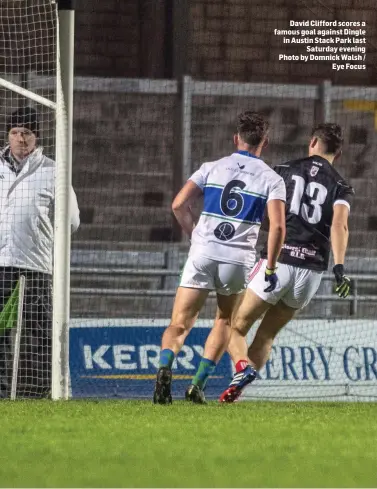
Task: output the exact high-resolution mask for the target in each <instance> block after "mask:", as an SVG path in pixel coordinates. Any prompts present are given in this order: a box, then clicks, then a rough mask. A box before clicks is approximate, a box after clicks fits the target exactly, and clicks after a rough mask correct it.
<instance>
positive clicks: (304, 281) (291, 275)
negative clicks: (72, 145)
mask: <svg viewBox="0 0 377 489" xmlns="http://www.w3.org/2000/svg"><path fill="white" fill-rule="evenodd" d="M266 265H267V260H259V262H258V263H256V265H255V266H254V268H253V270H252V272H251V274H250V282H249V285H248V288H249V289H251V290H252V291H253V292H255V293H256V294H257V295H258V296H259V297H260V298H261V299H263V300H264V301H266V302H268V303H269V304H277V303H278V302H279V301H280V300H281V301H282V302H284V304H286V305H287V306H289V307H292V308H293V309H302V308H303V307H305V306H307V305H308V304H309V302H310V301H311V300H312V298H313V296H314V294H315V293H316V292H317V290H318V287H319V284H320V283H321V278H322V275H323V272H315V271H314V270H307V269H306V268H299V267H293V266H292V265H286V264H285V263H278V264H277V271H276V274H277V276H278V283H277V285H276V289H275V290H273V291H272V292H264V289H266V288H267V287H268V285H269V284H268V282H265V280H264V276H265V275H264V274H265V270H266Z"/></svg>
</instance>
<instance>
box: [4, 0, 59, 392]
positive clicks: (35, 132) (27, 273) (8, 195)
mask: <svg viewBox="0 0 377 489" xmlns="http://www.w3.org/2000/svg"><path fill="white" fill-rule="evenodd" d="M0 32H1V35H0V133H1V148H2V149H1V154H0V195H1V209H0V243H1V245H0V308H1V309H2V312H1V313H0V397H1V398H3V397H12V398H13V399H14V398H48V397H50V396H51V391H52V390H53V389H52V350H53V346H52V345H53V343H52V337H53V336H55V337H56V335H58V337H59V336H60V338H59V339H58V343H59V344H58V348H57V350H56V352H55V353H57V360H56V361H57V365H58V366H59V368H60V365H61V356H60V354H59V353H61V350H60V348H61V345H62V343H61V342H60V340H61V338H62V335H61V331H60V330H59V328H60V324H61V321H64V320H66V319H65V318H64V317H59V318H57V317H55V316H56V315H55V316H54V318H53V293H52V292H53V290H52V288H53V259H54V253H53V249H54V246H56V241H57V239H58V238H57V239H55V240H54V226H56V225H58V226H60V228H61V227H62V226H63V225H64V222H63V221H62V220H61V217H60V216H61V210H59V209H58V206H59V205H60V208H61V205H62V202H64V201H65V197H64V196H63V197H60V203H59V204H58V202H57V201H58V200H59V198H57V194H59V193H60V195H62V194H64V193H67V189H66V188H65V187H64V182H63V185H62V183H61V182H60V184H59V182H58V183H57V184H55V177H56V175H57V174H59V171H60V172H61V171H62V170H63V172H64V168H63V166H64V165H65V162H64V159H63V158H61V157H60V156H59V151H57V146H58V147H60V148H62V147H63V146H64V144H65V143H66V137H65V136H66V128H67V124H66V118H65V115H64V114H65V113H64V110H63V99H62V92H61V83H59V84H58V85H57V82H58V74H59V68H58V62H57V60H58V55H59V49H58V41H57V39H58V5H57V2H55V1H53V0H33V1H32V2H30V1H28V0H2V2H1V3H0ZM57 86H58V89H57V88H56V87H57ZM57 107H58V108H59V109H57ZM57 119H58V120H59V124H60V132H59V138H58V142H57V140H56V134H57V131H56V125H57V123H56V121H57ZM57 143H58V144H57ZM61 153H62V151H60V154H61ZM55 162H56V164H57V165H58V171H56V164H55ZM61 281H64V277H60V278H59V282H61ZM60 296H61V294H60ZM63 309H64V308H63ZM61 310H62V308H61V306H60V308H59V307H58V309H57V313H58V314H60V312H59V311H61ZM53 322H54V335H53V328H52V324H53ZM55 370H56V369H55ZM56 378H57V382H58V384H59V383H60V381H61V376H60V373H59V375H58V376H57V377H56ZM58 387H60V385H58ZM53 397H55V398H56V397H62V396H61V394H58V393H57V391H56V392H55V395H54V394H53Z"/></svg>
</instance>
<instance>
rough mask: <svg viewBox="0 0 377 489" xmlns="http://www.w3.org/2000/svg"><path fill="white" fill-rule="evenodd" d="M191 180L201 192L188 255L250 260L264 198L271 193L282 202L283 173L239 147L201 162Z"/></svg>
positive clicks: (253, 255)
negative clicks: (197, 220)
mask: <svg viewBox="0 0 377 489" xmlns="http://www.w3.org/2000/svg"><path fill="white" fill-rule="evenodd" d="M190 180H192V181H193V182H194V183H195V184H196V185H198V187H200V188H201V189H202V190H203V194H204V204H203V210H202V213H201V215H200V219H199V222H198V223H197V225H196V227H195V229H194V231H193V233H192V238H191V242H192V245H191V249H190V255H191V254H199V255H202V256H205V257H208V258H212V259H215V260H218V261H222V262H225V263H236V264H246V265H249V264H251V265H253V263H254V261H255V255H256V251H255V246H256V243H257V239H258V234H259V229H260V225H261V222H262V218H263V214H264V211H265V208H266V204H267V202H268V201H269V200H274V199H277V200H283V201H284V202H285V198H286V191H285V184H284V181H283V179H282V178H281V177H280V176H279V175H278V174H277V173H275V171H274V170H272V169H271V168H270V167H269V166H268V165H266V163H264V161H262V160H261V159H260V158H257V157H256V156H254V155H252V154H250V153H248V152H247V151H238V152H237V153H233V154H232V155H230V156H226V157H225V158H221V159H220V160H218V161H214V162H210V163H204V164H203V165H202V166H201V167H200V168H199V170H198V171H197V172H195V173H194V174H193V175H192V176H191V178H190Z"/></svg>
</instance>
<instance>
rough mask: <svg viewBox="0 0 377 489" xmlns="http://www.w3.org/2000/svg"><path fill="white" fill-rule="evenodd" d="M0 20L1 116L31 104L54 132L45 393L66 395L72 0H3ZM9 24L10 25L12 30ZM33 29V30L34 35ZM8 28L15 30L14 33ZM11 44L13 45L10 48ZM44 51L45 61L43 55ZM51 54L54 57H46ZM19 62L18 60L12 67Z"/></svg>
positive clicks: (49, 147) (54, 396)
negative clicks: (0, 35)
mask: <svg viewBox="0 0 377 489" xmlns="http://www.w3.org/2000/svg"><path fill="white" fill-rule="evenodd" d="M25 15H26V16H28V17H29V20H30V23H29V25H28V29H29V30H28V31H27V33H26V34H27V35H26V36H25V38H26V40H27V39H28V36H30V37H29V41H30V39H33V40H35V41H36V42H35V46H31V45H29V46H26V45H25V44H26V42H24V40H23V37H22V41H21V42H20V40H19V39H18V38H17V35H16V34H17V25H18V23H19V24H21V23H24V22H25V21H26V22H27V19H26V20H25ZM0 23H1V24H3V25H2V27H4V30H5V29H6V28H7V27H8V31H6V35H4V40H3V46H0V54H2V51H3V52H4V62H3V63H2V66H1V69H0V90H5V91H6V92H5V96H4V100H5V102H3V103H4V105H5V106H6V107H5V108H6V111H5V112H6V114H4V115H6V116H9V115H10V112H11V111H12V110H14V109H16V108H18V107H19V106H21V107H25V106H26V105H28V104H34V105H35V106H37V108H38V111H39V112H43V111H46V110H48V111H50V112H51V113H52V114H53V116H51V119H52V121H50V118H49V116H48V115H47V116H45V117H43V116H42V118H41V119H42V120H41V121H40V122H41V123H42V124H41V125H42V126H43V128H44V129H45V130H46V134H48V136H50V138H49V139H48V138H47V137H46V139H47V140H48V142H49V143H50V142H51V135H50V133H49V132H53V133H54V135H53V137H52V140H54V139H55V143H54V142H52V144H50V145H47V147H45V150H46V152H47V153H48V155H49V156H50V157H52V158H53V159H55V161H56V171H55V175H56V176H55V213H54V215H55V218H54V253H53V256H54V262H53V300H52V311H53V316H52V324H53V326H52V344H51V362H52V365H51V397H52V399H67V398H68V347H67V344H68V327H69V298H70V238H71V229H70V185H71V178H72V118H73V116H72V110H73V102H72V101H73V57H74V0H56V1H55V0H33V2H32V3H29V2H27V0H17V1H16V0H5V1H4V2H2V5H1V6H0ZM12 23H14V25H15V30H13V31H12ZM38 23H39V24H38ZM37 24H38V27H36V26H37ZM39 29H40V32H39ZM43 29H45V30H47V32H48V39H47V43H52V45H51V46H46V37H44V32H43ZM37 31H38V33H39V34H35V32H37ZM12 32H13V34H14V32H16V34H14V37H13V34H12ZM22 34H23V33H22ZM51 35H52V39H51ZM33 36H34V37H33ZM38 36H39V38H38ZM37 40H38V42H37ZM0 43H1V41H0ZM14 45H16V46H17V48H18V49H16V52H15V51H14ZM12 49H13V51H12ZM33 49H34V51H33ZM45 51H47V62H46V60H45V58H43V54H44V52H45ZM51 58H54V59H52V61H51ZM19 60H20V61H22V63H23V64H22V65H19V66H20V67H19V68H18V66H17V68H16V69H15V67H14V66H15V64H16V63H17V62H18V61H19ZM45 65H47V66H45ZM51 72H52V74H53V76H51ZM8 100H10V102H8ZM9 106H10V107H9ZM50 112H49V113H50ZM45 113H46V112H45ZM54 147H55V148H54ZM54 149H55V151H54ZM16 368H17V366H16ZM46 368H50V367H49V366H46Z"/></svg>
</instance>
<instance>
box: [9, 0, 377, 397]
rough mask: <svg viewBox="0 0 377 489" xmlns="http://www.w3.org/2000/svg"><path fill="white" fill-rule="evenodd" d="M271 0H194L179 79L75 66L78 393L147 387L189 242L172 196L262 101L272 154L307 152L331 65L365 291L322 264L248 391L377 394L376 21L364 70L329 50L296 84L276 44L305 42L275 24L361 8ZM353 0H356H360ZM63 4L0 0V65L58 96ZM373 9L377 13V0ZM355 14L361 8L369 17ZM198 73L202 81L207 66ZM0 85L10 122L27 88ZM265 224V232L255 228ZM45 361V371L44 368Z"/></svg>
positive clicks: (48, 123)
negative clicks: (286, 37) (58, 26)
mask: <svg viewBox="0 0 377 489" xmlns="http://www.w3.org/2000/svg"><path fill="white" fill-rule="evenodd" d="M265 3H266V2H265V1H263V2H262V1H260V0H256V2H253V7H256V8H250V5H249V4H248V2H246V3H245V2H243V1H242V0H239V1H237V2H230V1H229V2H228V1H225V0H224V1H221V2H220V1H213V2H207V3H206V2H203V1H200V0H196V1H195V2H192V4H191V9H190V20H191V32H190V34H191V45H190V47H189V51H190V56H191V59H190V71H189V72H190V73H191V75H192V76H193V79H192V80H191V81H190V80H187V81H186V82H185V84H184V90H185V92H184V94H182V93H181V92H180V90H179V85H178V84H177V83H176V82H175V81H165V80H149V79H142V80H141V79H122V78H118V79H111V78H90V77H80V78H77V79H76V90H75V105H74V133H73V144H74V147H73V184H74V187H75V189H76V190H77V195H78V201H79V205H80V210H81V226H80V229H79V231H78V233H77V234H75V235H74V237H73V246H72V254H71V263H72V274H71V286H72V288H71V317H72V322H71V323H72V324H71V328H70V344H69V350H70V374H71V394H72V396H73V397H139V398H143V397H150V396H151V393H152V389H153V379H154V376H155V373H156V371H157V367H158V356H159V348H160V341H161V336H162V333H163V331H164V328H165V327H166V326H167V324H168V323H169V318H170V314H171V311H172V307H173V301H174V296H175V291H176V287H177V284H178V283H179V274H180V271H181V269H182V267H183V265H184V263H185V260H186V257H187V252H188V249H189V247H188V241H187V240H185V239H184V238H182V239H177V226H176V223H175V221H174V219H173V217H172V214H171V209H170V205H171V201H172V198H173V196H174V195H175V193H176V192H177V191H178V190H179V187H180V186H181V185H182V184H183V183H184V178H183V176H184V175H187V174H190V173H192V172H193V171H194V170H196V169H197V168H198V167H199V165H200V164H201V163H203V162H204V161H211V160H214V159H216V158H219V157H221V156H223V155H226V154H229V153H231V152H232V151H233V145H232V135H233V131H234V124H235V119H236V116H237V114H238V113H239V112H241V111H243V110H245V109H254V110H258V111H261V112H262V113H264V114H265V115H267V116H268V118H269V120H270V123H271V138H270V139H271V141H270V145H269V147H268V148H267V149H266V151H265V152H264V153H263V158H264V159H265V161H266V162H267V163H268V164H270V165H273V164H276V163H279V162H282V161H284V160H290V159H292V158H295V157H300V156H303V155H305V154H306V151H307V144H308V136H309V134H310V130H311V128H312V126H313V124H314V123H316V122H320V121H322V119H323V114H324V111H323V110H322V109H323V105H324V103H325V102H324V100H325V98H323V99H321V93H322V91H323V90H325V89H324V87H323V86H322V85H321V84H322V82H323V80H324V79H329V80H331V81H332V82H333V83H334V84H336V85H334V86H333V87H332V88H331V90H330V92H331V102H330V106H329V107H327V108H328V109H329V108H330V113H331V118H330V119H331V120H332V121H334V122H338V123H340V124H341V125H342V127H343V128H344V130H345V146H344V151H343V156H342V159H341V162H340V163H339V169H340V172H341V173H342V174H343V176H344V177H345V178H346V179H348V180H349V181H350V183H351V184H352V185H353V186H354V188H355V190H356V200H355V204H354V207H353V209H352V213H351V220H350V231H351V232H350V251H349V256H348V258H347V271H348V273H350V274H352V275H353V276H354V277H356V278H355V280H354V288H353V292H354V294H353V296H352V297H351V298H350V300H346V301H340V300H339V299H338V298H337V297H336V296H335V295H334V293H333V286H332V277H331V276H329V278H330V280H327V277H325V279H324V280H323V282H322V284H321V287H320V289H319V291H318V293H317V296H316V297H315V298H314V299H313V301H312V303H311V304H310V305H309V306H308V307H307V308H305V309H304V310H303V311H302V312H300V314H299V316H298V318H297V321H296V322H292V323H291V324H290V325H289V326H288V327H287V328H286V329H285V330H284V331H283V332H282V333H281V334H280V335H279V336H278V338H277V340H276V342H275V346H274V349H273V352H272V355H271V359H270V361H269V363H268V364H267V366H266V367H265V369H264V370H263V371H262V372H261V379H259V380H258V381H257V382H256V383H255V385H253V386H252V388H251V389H250V390H249V391H248V392H247V393H246V397H249V398H261V397H267V398H272V399H276V398H279V399H287V398H298V399H303V398H320V399H373V398H375V396H376V395H377V393H376V388H375V386H374V384H373V381H375V379H376V378H377V351H376V348H375V343H376V339H377V338H376V333H375V331H376V328H375V327H374V325H375V323H374V317H375V314H376V306H375V304H376V301H375V298H376V296H375V294H376V288H375V280H374V279H373V276H372V275H373V273H374V272H375V271H376V263H377V262H376V246H377V243H376V238H375V228H376V216H375V215H374V209H375V192H374V189H373V177H374V173H375V165H374V164H373V155H374V153H375V151H374V149H375V145H376V125H375V124H376V122H375V121H376V115H375V112H376V110H375V107H376V106H375V101H374V98H375V97H374V96H373V94H374V93H375V92H374V91H373V90H374V89H373V88H372V87H370V88H364V87H363V84H364V83H363V80H366V81H369V79H371V77H372V76H373V73H374V74H375V71H373V70H375V68H373V66H372V62H373V59H374V58H373V56H374V52H375V49H374V47H373V44H372V43H371V42H370V41H369V37H368V58H367V66H368V70H372V71H368V74H369V73H372V75H368V76H366V77H364V78H362V75H363V74H362V73H360V72H356V71H352V72H351V71H349V72H347V73H346V75H345V76H343V75H342V74H341V73H335V72H334V73H333V72H331V69H330V68H329V66H330V65H329V64H326V65H325V64H323V63H311V64H307V65H305V67H303V68H302V73H300V74H301V75H302V77H301V79H300V82H301V83H302V82H304V83H306V84H303V85H297V84H294V83H297V80H298V76H299V74H298V73H297V72H298V71H300V70H296V69H295V65H294V63H280V64H279V63H277V61H276V58H277V56H278V55H279V53H281V52H286V54H295V52H296V51H297V50H296V49H295V48H294V47H292V45H291V46H289V47H286V48H285V47H284V46H283V45H282V42H281V38H278V37H276V36H273V35H272V32H273V30H274V29H275V28H277V29H287V28H288V23H289V20H290V16H292V17H294V18H295V20H306V19H312V18H314V19H333V18H334V16H335V15H339V16H341V17H342V18H344V19H345V20H347V19H348V20H351V19H354V18H355V16H357V15H359V14H357V13H355V12H353V11H352V9H351V8H347V9H346V10H345V12H340V11H335V10H334V8H335V7H334V5H335V3H336V2H335V0H334V2H332V1H331V2H328V5H326V6H322V7H321V2H317V1H316V0H310V1H309V0H305V2H303V4H304V3H305V5H303V7H302V9H301V10H300V11H296V9H292V3H294V2H291V1H288V0H287V1H286V2H284V0H281V1H280V0H274V1H273V2H271V5H272V4H273V6H274V8H270V7H269V6H268V5H265ZM343 3H344V4H347V6H348V7H351V4H352V0H344V1H343ZM366 3H367V2H366ZM333 4H334V5H333ZM275 7H276V8H275ZM288 7H290V8H288ZM54 8H55V7H54V5H53V2H47V1H42V0H40V1H38V2H33V6H30V4H29V3H28V2H26V1H25V2H22V1H18V2H16V1H13V2H11V1H5V2H2V4H1V8H0V12H1V13H0V15H1V18H0V24H1V29H3V32H4V35H3V36H2V39H3V41H0V61H1V72H2V73H3V75H1V76H2V77H4V78H5V79H7V80H12V81H15V83H17V84H19V85H20V86H28V87H29V88H30V89H33V90H34V91H35V92H36V93H39V94H41V95H43V96H45V97H48V98H51V97H52V98H53V96H54V94H53V82H54V77H55V71H54V70H55V68H54V59H55V55H56V52H55V51H56V45H55V42H54V39H55V20H54V19H55V17H54V12H55V11H54ZM368 9H369V10H368ZM366 10H367V11H370V12H372V13H373V15H375V13H376V12H375V7H373V6H372V7H366ZM360 15H361V17H360V18H359V19H356V20H363V19H364V17H363V16H364V14H360ZM370 15H371V17H368V18H372V17H373V16H372V14H370ZM21 19H22V22H21ZM255 19H258V22H254V21H253V20H255ZM368 29H370V27H368ZM370 32H371V30H368V36H369V33H370ZM105 38H108V40H109V41H110V40H111V39H112V33H111V31H109V30H106V31H104V33H103V39H101V43H100V44H101V47H103V46H104V45H105V44H106V42H105V41H106V39H105ZM266 39H268V46H266V44H267V43H266ZM12 43H13V44H12ZM170 51H171V50H170ZM170 51H169V52H170ZM139 61H140V60H139ZM109 67H110V65H109ZM305 77H306V78H305ZM200 78H201V79H204V80H206V81H202V82H200V83H199V82H197V81H198V79H200ZM221 80H223V81H221ZM230 82H234V83H230ZM237 82H248V83H249V82H253V84H250V85H249V84H244V83H237ZM256 82H263V83H270V84H271V85H267V84H265V85H256V84H255V83H256ZM351 82H352V84H354V85H355V86H356V87H355V88H354V89H353V90H348V91H346V90H344V88H341V87H340V85H346V84H348V83H351ZM0 90H1V91H2V92H1V94H2V95H3V96H2V99H1V101H0V103H1V104H2V106H1V114H2V123H3V124H4V125H5V120H6V116H8V115H9V114H10V113H11V112H12V110H14V109H15V108H18V107H19V106H22V105H23V104H25V103H26V102H27V104H29V101H26V100H25V98H23V97H19V96H18V95H16V94H14V93H13V92H12V91H10V90H8V89H6V90H5V89H3V88H0ZM31 105H33V106H35V107H36V108H37V110H38V113H39V114H41V115H40V122H41V125H42V131H41V132H42V135H43V143H44V144H43V146H44V148H45V152H46V154H47V155H50V156H52V155H53V154H54V129H53V128H54V124H53V113H52V112H51V111H49V110H46V109H45V108H42V107H41V106H39V105H38V104H35V103H31ZM4 127H5V126H4ZM198 209H199V210H200V203H199V204H198ZM263 238H265V235H264V234H263V233H261V239H260V242H262V241H263ZM258 246H260V243H259V244H258ZM34 273H35V272H32V274H34ZM44 283H45V282H44ZM46 283H47V282H46ZM13 286H14V284H12V286H11V287H10V289H12V287H13ZM25 304H26V303H25ZM215 312H216V305H215V298H214V296H213V295H210V297H209V299H208V301H207V302H206V305H205V306H204V308H203V310H202V312H201V314H200V319H199V321H198V324H197V327H196V328H194V330H193V331H192V333H191V334H190V336H189V337H188V339H187V341H186V344H185V346H184V348H183V349H182V352H181V353H180V355H179V356H178V358H177V360H176V362H175V363H174V365H173V372H174V374H175V381H174V394H175V395H176V396H182V395H183V392H184V388H185V386H186V385H187V384H188V383H189V381H190V378H191V376H192V374H193V373H194V372H195V369H196V367H197V365H198V362H199V359H200V355H201V354H202V352H203V346H204V342H205V338H206V336H207V334H208V331H209V329H208V328H209V327H210V325H211V324H212V320H213V318H214V316H215ZM30 324H31V321H30ZM25 328H27V326H25ZM25 331H26V330H25ZM252 334H253V333H251V335H250V338H249V340H250V341H251V339H252V338H251V337H252ZM30 351H31V350H30ZM29 357H30V352H29ZM48 362H49V358H47V360H46V362H45V363H46V365H47V364H48ZM20 375H21V374H20ZM231 375H232V367H231V364H230V360H229V358H228V357H224V359H223V360H222V362H221V363H220V364H219V365H218V367H217V371H216V377H215V378H212V379H210V381H209V383H208V388H207V394H208V396H209V397H211V396H217V395H218V394H219V393H220V392H221V390H222V389H223V388H224V386H226V385H227V383H228V381H229V380H230V377H231ZM37 377H38V374H37V373H35V372H34V373H33V379H36V378H37ZM30 392H31V391H30Z"/></svg>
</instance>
